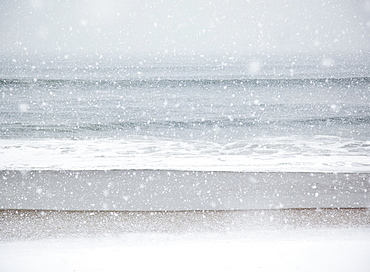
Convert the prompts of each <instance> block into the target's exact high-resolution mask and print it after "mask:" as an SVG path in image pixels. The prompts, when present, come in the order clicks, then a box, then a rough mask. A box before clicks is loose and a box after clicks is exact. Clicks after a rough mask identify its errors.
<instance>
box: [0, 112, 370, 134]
mask: <svg viewBox="0 0 370 272" xmlns="http://www.w3.org/2000/svg"><path fill="white" fill-rule="evenodd" d="M369 125H370V115H368V116H345V117H318V118H304V119H293V120H288V119H280V120H264V119H260V118H217V119H208V120H189V121H174V120H169V121H165V120H164V121H146V120H141V121H121V122H107V123H104V124H102V123H93V122H90V123H83V124H79V123H69V124H43V125H40V124H25V123H21V122H14V123H9V122H8V123H1V128H0V132H1V135H2V137H1V138H7V135H8V136H9V137H14V136H15V135H23V136H25V135H34V134H35V133H36V134H38V135H39V136H43V135H44V136H50V134H53V135H55V137H66V136H67V137H73V136H74V135H76V134H81V135H83V134H89V133H92V134H93V133H105V136H106V133H108V135H114V134H119V133H120V132H124V133H136V132H139V131H140V132H142V133H149V134H150V133H156V132H162V133H168V132H170V131H174V132H176V133H177V132H181V131H189V132H196V131H199V132H209V131H215V130H218V129H224V130H225V133H228V134H234V133H235V132H236V131H243V129H249V130H250V129H254V130H256V131H260V132H263V131H264V132H266V133H268V131H270V130H274V131H282V132H284V131H285V130H286V131H291V130H292V129H293V130H296V131H297V132H298V131H299V130H303V131H307V130H312V129H314V128H315V127H316V128H318V129H320V128H322V127H326V128H327V127H332V128H333V127H334V128H333V131H335V130H336V129H335V127H338V129H341V130H343V129H346V127H347V128H348V129H349V130H353V129H354V128H355V126H369ZM97 136H98V134H97Z"/></svg>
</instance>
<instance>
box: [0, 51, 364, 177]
mask: <svg viewBox="0 0 370 272" xmlns="http://www.w3.org/2000/svg"><path fill="white" fill-rule="evenodd" d="M369 63H370V61H369V59H368V58H366V57H364V56H362V57H361V58H359V57H357V58H353V57H352V58H350V57H343V56H336V57H333V56H331V57H317V56H316V57H312V56H311V57H303V56H301V57H290V58H288V57H271V56H253V57H243V58H239V59H235V58H232V57H221V58H210V57H208V58H207V57H197V58H185V57H183V58H180V57H178V58H169V57H167V58H164V57H163V58H159V57H156V56H152V57H151V58H139V57H136V58H123V57H109V58H108V57H103V56H97V57H94V58H86V59H81V58H80V59H78V58H77V57H76V56H70V55H65V56H62V57H60V58H50V57H49V58H47V57H43V58H42V57H33V58H32V57H29V58H23V59H16V58H3V61H2V62H1V64H0V98H1V99H0V124H1V125H0V169H1V170H112V169H121V170H122V169H159V170H190V171H193V170H194V171H195V170H196V171H241V172H253V171H275V172H276V171H281V172H351V173H357V172H368V171H370V77H369V76H370V73H369V69H368V67H369Z"/></svg>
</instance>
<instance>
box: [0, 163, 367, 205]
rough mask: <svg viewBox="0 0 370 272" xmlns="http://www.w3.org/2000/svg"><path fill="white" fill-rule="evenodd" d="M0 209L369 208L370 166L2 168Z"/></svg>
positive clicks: (0, 174)
mask: <svg viewBox="0 0 370 272" xmlns="http://www.w3.org/2000/svg"><path fill="white" fill-rule="evenodd" d="M0 180H1V181H2V182H1V184H0V209H28V210H32V209H35V210H74V211H79V210H80V211H86V210H91V211H97V210H98V211H184V210H254V209H264V210H266V209H297V208H300V209H310V208H367V207H370V173H310V172H302V173H300V172H216V171H172V170H108V171H103V170H83V171H71V170H45V171H37V170H32V171H17V170H8V171H6V170H3V171H0Z"/></svg>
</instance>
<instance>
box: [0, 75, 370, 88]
mask: <svg viewBox="0 0 370 272" xmlns="http://www.w3.org/2000/svg"><path fill="white" fill-rule="evenodd" d="M369 84H370V77H316V78H247V79H121V80H120V79H117V80H107V79H73V80H71V79H35V78H2V79H0V86H15V85H21V86H22V85H24V86H29V85H32V86H39V87H58V86H60V87H62V86H81V87H91V86H100V87H101V86H114V87H116V88H123V87H125V88H127V87H151V88H156V87H173V88H178V87H191V86H207V85H222V86H261V87H269V86H286V87H291V86H302V87H304V86H326V85H345V86H351V85H355V86H359V85H369Z"/></svg>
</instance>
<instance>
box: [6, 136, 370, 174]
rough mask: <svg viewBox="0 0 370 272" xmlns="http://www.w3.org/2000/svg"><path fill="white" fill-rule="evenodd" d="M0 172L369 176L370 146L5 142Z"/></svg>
mask: <svg viewBox="0 0 370 272" xmlns="http://www.w3.org/2000/svg"><path fill="white" fill-rule="evenodd" d="M0 169H2V170H15V169H17V170H31V169H35V170H47V169H49V170H60V169H62V170H104V169H165V170H205V171H206V170H207V171H246V172H248V171H283V172H286V171H288V172H301V171H303V172H305V171H310V172H369V171H370V142H369V141H360V140H356V141H355V140H351V139H345V138H340V137H329V136H315V137H303V136H291V137H280V138H276V137H275V138H259V139H253V140H249V141H237V142H230V143H226V144H221V143H215V142H207V141H180V140H173V139H168V140H166V139H158V138H147V137H145V138H135V139H94V140H93V139H89V140H71V139H68V140H67V139H65V140H62V139H32V140H26V139H2V140H0Z"/></svg>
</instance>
